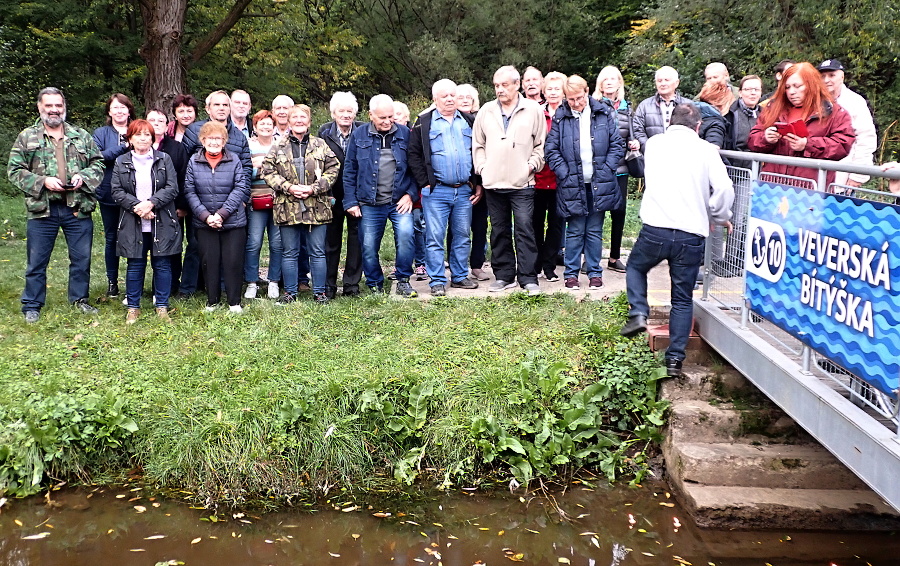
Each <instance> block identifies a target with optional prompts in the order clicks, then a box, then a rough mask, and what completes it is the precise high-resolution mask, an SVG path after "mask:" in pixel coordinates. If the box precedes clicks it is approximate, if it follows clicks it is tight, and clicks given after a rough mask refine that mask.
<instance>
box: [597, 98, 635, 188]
mask: <svg viewBox="0 0 900 566" xmlns="http://www.w3.org/2000/svg"><path fill="white" fill-rule="evenodd" d="M600 102H602V103H603V104H606V105H607V106H609V107H610V108H611V109H612V111H613V112H615V113H616V119H617V120H618V121H619V135H620V136H622V140H623V141H624V142H625V151H626V152H627V151H628V142H629V141H631V140H632V139H633V138H632V136H631V116H632V112H631V107H630V106H629V105H628V103H627V102H626V101H624V100H621V101H619V102H618V105H619V106H618V108H616V107H615V106H613V101H612V100H610V99H608V98H605V97H604V98H601V99H600ZM627 174H628V165H626V164H625V156H624V155H623V156H622V161H620V162H619V166H618V167H617V168H616V175H627Z"/></svg>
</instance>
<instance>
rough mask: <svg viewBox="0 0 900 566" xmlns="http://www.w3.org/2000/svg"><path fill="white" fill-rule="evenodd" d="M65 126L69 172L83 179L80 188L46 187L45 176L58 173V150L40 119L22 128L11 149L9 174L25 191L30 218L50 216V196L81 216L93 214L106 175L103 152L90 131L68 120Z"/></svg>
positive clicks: (26, 206) (14, 182)
mask: <svg viewBox="0 0 900 566" xmlns="http://www.w3.org/2000/svg"><path fill="white" fill-rule="evenodd" d="M63 128H64V131H65V136H66V143H65V153H66V171H67V173H68V176H69V178H71V177H72V175H74V174H76V173H78V174H80V175H81V178H82V179H83V180H84V182H83V183H82V184H81V186H80V187H78V189H77V190H74V191H66V192H65V193H54V192H52V191H49V190H47V189H46V188H44V179H46V178H47V177H55V176H56V175H57V169H56V151H55V150H54V148H53V143H52V142H51V141H50V139H49V137H48V136H47V134H46V133H45V132H44V125H43V124H42V123H41V121H40V120H38V121H37V122H36V123H35V125H33V126H32V127H30V128H25V129H24V130H22V133H20V134H19V137H17V138H16V142H15V143H14V144H13V146H12V150H10V152H9V165H8V167H7V174H8V175H9V180H10V181H11V182H12V184H14V185H15V186H17V187H19V188H20V189H21V190H22V192H23V193H25V208H26V209H27V210H28V218H29V219H32V218H46V217H47V216H49V215H50V201H51V200H54V201H57V200H58V201H59V202H65V203H66V206H71V207H73V208H74V209H75V210H77V211H78V217H79V218H88V217H90V215H91V213H92V212H93V211H94V209H95V208H96V207H97V197H96V191H97V186H98V185H99V184H100V181H101V180H102V179H103V156H102V155H100V151H99V150H98V149H97V146H96V145H94V140H93V138H92V137H91V134H89V133H88V132H86V131H85V130H82V129H81V128H78V127H76V126H73V125H72V124H69V123H68V122H66V123H64V125H63ZM66 180H67V179H63V180H62V181H63V182H65V181H66Z"/></svg>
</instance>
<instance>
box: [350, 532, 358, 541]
mask: <svg viewBox="0 0 900 566" xmlns="http://www.w3.org/2000/svg"><path fill="white" fill-rule="evenodd" d="M350 536H351V537H353V540H359V537H360V535H358V534H356V533H353V534H352V535H350Z"/></svg>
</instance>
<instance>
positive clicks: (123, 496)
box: [116, 493, 128, 499]
mask: <svg viewBox="0 0 900 566" xmlns="http://www.w3.org/2000/svg"><path fill="white" fill-rule="evenodd" d="M126 497H128V496H127V495H125V494H124V493H123V494H121V495H117V496H116V499H125V498H126Z"/></svg>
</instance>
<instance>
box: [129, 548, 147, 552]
mask: <svg viewBox="0 0 900 566" xmlns="http://www.w3.org/2000/svg"><path fill="white" fill-rule="evenodd" d="M128 552H147V551H146V550H144V549H143V548H132V549H131V550H129V551H128Z"/></svg>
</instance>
